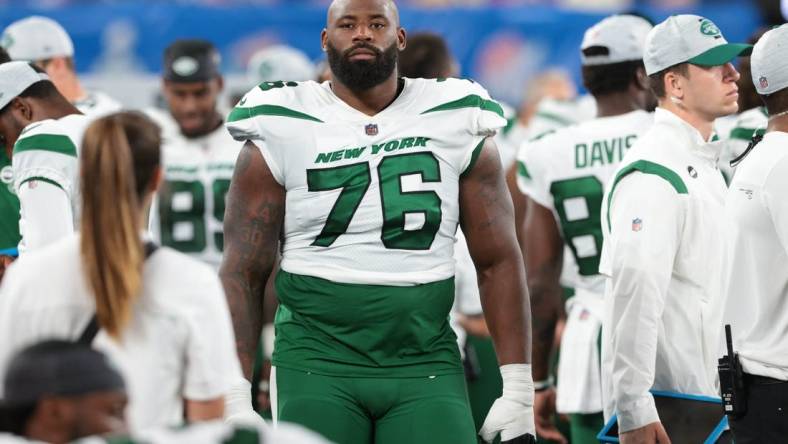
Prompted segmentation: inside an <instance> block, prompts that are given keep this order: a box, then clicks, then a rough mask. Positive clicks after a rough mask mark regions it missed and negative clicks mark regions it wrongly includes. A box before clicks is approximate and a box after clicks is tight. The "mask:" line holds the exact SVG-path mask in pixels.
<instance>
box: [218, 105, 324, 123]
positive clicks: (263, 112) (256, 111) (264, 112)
mask: <svg viewBox="0 0 788 444" xmlns="http://www.w3.org/2000/svg"><path fill="white" fill-rule="evenodd" d="M256 116H278V117H291V118H293V119H304V120H311V121H312V122H319V123H323V121H322V120H320V119H318V118H317V117H312V116H310V115H309V114H305V113H302V112H300V111H296V110H293V109H290V108H285V107H284V106H279V105H258V106H253V107H251V108H247V107H241V106H236V107H235V108H233V110H232V111H231V112H230V115H229V116H227V122H237V121H239V120H244V119H249V118H252V117H256Z"/></svg>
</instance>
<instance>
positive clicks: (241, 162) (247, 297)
mask: <svg viewBox="0 0 788 444" xmlns="http://www.w3.org/2000/svg"><path fill="white" fill-rule="evenodd" d="M284 214H285V190H284V188H283V187H282V186H281V185H280V184H278V183H277V182H276V180H274V177H273V176H272V174H271V171H270V170H269V168H268V166H267V165H266V163H265V160H264V159H263V156H262V155H261V154H260V151H259V149H258V148H257V147H256V146H255V145H254V143H252V142H250V141H248V142H246V145H244V148H243V150H242V151H241V154H240V155H239V156H238V161H237V162H236V165H235V172H234V173H233V179H232V183H231V185H230V190H229V191H228V193H227V207H226V210H225V216H224V259H223V260H222V266H221V268H220V270H219V276H220V278H221V280H222V285H223V286H224V291H225V293H226V295H227V303H228V305H229V307H230V314H231V315H232V320H233V329H234V330H235V342H236V349H237V351H238V358H239V359H240V361H241V367H242V369H243V373H244V376H245V377H246V378H247V379H248V380H251V377H252V369H253V367H254V360H255V355H256V353H257V346H258V343H259V341H260V331H261V329H262V327H263V291H264V289H265V283H266V281H267V280H268V276H269V275H270V273H271V269H272V267H273V265H274V261H275V260H276V254H277V245H278V242H279V234H280V232H281V229H282V223H283V220H284Z"/></svg>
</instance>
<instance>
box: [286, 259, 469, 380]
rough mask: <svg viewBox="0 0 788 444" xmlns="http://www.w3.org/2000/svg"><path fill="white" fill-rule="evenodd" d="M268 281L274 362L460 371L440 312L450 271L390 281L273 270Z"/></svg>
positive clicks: (330, 369)
mask: <svg viewBox="0 0 788 444" xmlns="http://www.w3.org/2000/svg"><path fill="white" fill-rule="evenodd" d="M315 266H318V265H315ZM338 277H339V276H338ZM275 285H276V292H277V295H278V296H279V308H278V309H277V312H276V319H275V325H276V344H275V346H274V353H273V364H274V365H275V366H277V367H282V368H290V369H294V370H299V371H305V372H313V373H316V374H321V375H331V376H343V377H387V378H404V377H420V376H431V375H447V374H457V373H462V371H463V370H462V364H461V363H460V353H459V350H458V348H457V342H456V337H455V335H454V332H453V331H452V329H451V327H450V326H449V319H448V318H449V311H450V310H451V306H452V303H453V302H454V278H453V277H452V278H449V279H444V280H441V281H437V282H431V283H428V284H421V285H412V286H401V287H397V286H387V285H366V284H345V283H339V282H334V281H329V280H326V279H321V278H317V277H312V276H305V275H298V274H293V273H288V272H287V271H284V270H280V271H279V273H277V275H276V284H275Z"/></svg>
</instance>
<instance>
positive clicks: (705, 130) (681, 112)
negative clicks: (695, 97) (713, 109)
mask: <svg viewBox="0 0 788 444" xmlns="http://www.w3.org/2000/svg"><path fill="white" fill-rule="evenodd" d="M659 107H660V108H662V109H665V110H668V111H670V112H672V113H673V114H675V115H677V116H678V117H679V118H680V119H681V120H683V121H685V122H687V123H688V124H689V125H691V126H692V127H693V128H695V129H696V130H698V132H699V133H700V135H701V137H703V140H706V141H708V140H709V139H710V138H711V135H712V133H713V132H714V118H710V117H706V116H701V115H700V114H698V113H696V112H692V111H691V110H689V109H687V108H686V107H685V106H684V105H682V104H676V103H674V102H673V101H671V100H669V99H668V100H664V99H660V101H659Z"/></svg>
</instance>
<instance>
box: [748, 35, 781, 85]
mask: <svg viewBox="0 0 788 444" xmlns="http://www.w3.org/2000/svg"><path fill="white" fill-rule="evenodd" d="M750 71H751V72H752V83H753V84H754V85H755V90H756V91H758V94H763V95H767V94H771V93H774V92H777V91H779V90H781V89H784V88H788V25H782V26H780V27H777V28H774V29H772V30H770V31H768V32H766V33H765V34H764V35H763V36H761V38H760V39H759V40H758V42H757V43H756V44H755V47H754V48H753V50H752V57H750Z"/></svg>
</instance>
